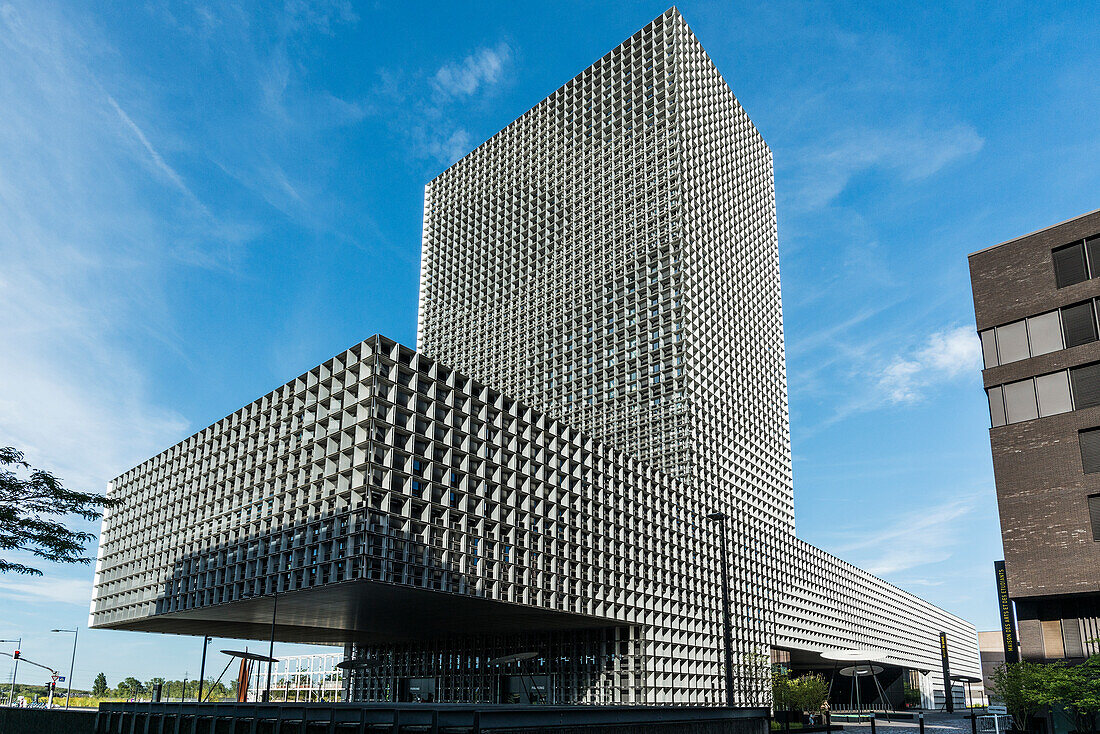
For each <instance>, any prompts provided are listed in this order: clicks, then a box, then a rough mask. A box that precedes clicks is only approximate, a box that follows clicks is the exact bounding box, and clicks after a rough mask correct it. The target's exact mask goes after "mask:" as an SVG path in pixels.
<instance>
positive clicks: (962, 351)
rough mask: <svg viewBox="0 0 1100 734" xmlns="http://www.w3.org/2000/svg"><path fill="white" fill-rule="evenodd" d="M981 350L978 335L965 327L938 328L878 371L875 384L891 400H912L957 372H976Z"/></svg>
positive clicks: (959, 374)
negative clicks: (910, 352)
mask: <svg viewBox="0 0 1100 734" xmlns="http://www.w3.org/2000/svg"><path fill="white" fill-rule="evenodd" d="M981 363H982V353H981V345H980V343H979V341H978V337H977V336H976V335H975V334H974V330H973V329H971V328H970V327H967V326H956V327H953V328H949V329H944V330H943V331H938V332H936V333H934V334H932V335H930V336H929V337H928V340H927V341H926V342H925V344H924V345H923V346H922V347H920V348H919V349H917V350H916V351H915V352H914V353H912V354H910V355H907V356H899V357H896V358H895V359H894V360H893V361H892V362H891V363H890V364H888V365H887V366H886V368H885V369H884V370H883V372H882V377H881V378H880V380H879V387H880V389H881V390H882V392H883V394H884V395H885V396H886V397H887V398H888V399H889V400H890V402H893V403H915V402H917V401H919V400H920V399H922V398H923V397H925V393H926V388H928V387H930V386H931V385H934V384H936V383H939V382H943V381H946V380H953V379H955V378H957V377H959V376H961V375H976V374H977V373H978V371H979V370H980V369H981Z"/></svg>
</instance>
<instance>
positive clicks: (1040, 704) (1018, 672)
mask: <svg viewBox="0 0 1100 734" xmlns="http://www.w3.org/2000/svg"><path fill="white" fill-rule="evenodd" d="M1062 670H1064V667H1063V666H1061V665H1043V664H1041V663H1026V662H1025V663H1006V664H1005V665H1002V666H1000V667H999V668H997V669H996V670H994V671H993V686H992V689H993V690H992V692H993V694H994V695H995V696H996V697H997V698H999V699H1000V700H1001V703H1003V704H1004V705H1005V708H1006V709H1008V713H1009V714H1011V715H1012V719H1013V721H1014V722H1015V724H1016V728H1017V729H1020V730H1026V729H1027V727H1028V724H1029V723H1030V721H1031V717H1032V716H1034V715H1035V714H1036V713H1038V712H1039V710H1040V709H1042V708H1044V707H1046V706H1049V705H1050V704H1052V703H1054V702H1055V701H1056V700H1057V699H1056V698H1055V691H1054V688H1055V686H1054V682H1055V679H1056V678H1057V677H1058V676H1060V675H1061V671H1062Z"/></svg>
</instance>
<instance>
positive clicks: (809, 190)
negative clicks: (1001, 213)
mask: <svg viewBox="0 0 1100 734" xmlns="http://www.w3.org/2000/svg"><path fill="white" fill-rule="evenodd" d="M984 145H985V140H984V139H983V138H982V136H981V135H980V134H979V133H978V131H977V130H976V129H975V128H974V127H973V126H972V125H969V124H962V123H959V124H954V125H949V126H942V127H941V126H937V125H934V124H929V123H925V122H920V123H910V124H906V125H901V126H896V127H891V128H885V129H872V128H862V129H859V128H855V129H846V130H845V131H844V132H842V133H839V134H838V135H837V136H836V137H834V138H833V140H831V141H818V142H815V143H814V145H813V147H812V148H808V149H807V150H806V151H805V152H804V153H803V154H802V155H801V156H799V157H798V158H799V159H798V160H797V161H796V165H797V166H798V170H797V171H796V173H795V176H796V179H797V181H798V192H799V193H798V196H797V197H796V199H795V200H794V201H793V202H792V203H793V204H795V205H796V206H798V207H800V208H802V209H817V208H820V207H823V206H826V205H827V204H829V203H830V202H831V201H832V200H833V199H835V198H836V197H837V196H839V195H840V194H841V193H842V192H843V191H844V189H845V188H847V186H848V184H849V182H851V180H852V179H853V178H854V177H856V176H857V175H859V174H861V173H864V172H867V171H872V170H879V171H885V172H888V173H892V174H894V175H896V176H899V177H900V178H901V179H902V180H904V181H917V180H920V179H923V178H927V177H929V176H931V175H933V174H935V173H937V172H939V171H940V170H942V169H943V168H945V167H946V166H948V165H950V164H951V163H954V162H955V161H958V160H961V159H964V158H967V157H969V156H971V155H974V154H975V153H977V152H978V151H980V150H981V149H982V147H983V146H984Z"/></svg>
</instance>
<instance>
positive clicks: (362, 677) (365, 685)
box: [347, 627, 647, 705]
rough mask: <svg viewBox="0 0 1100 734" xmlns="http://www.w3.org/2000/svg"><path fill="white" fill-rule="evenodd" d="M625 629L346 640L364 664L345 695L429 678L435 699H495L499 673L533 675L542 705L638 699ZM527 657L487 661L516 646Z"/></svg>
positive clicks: (639, 656)
mask: <svg viewBox="0 0 1100 734" xmlns="http://www.w3.org/2000/svg"><path fill="white" fill-rule="evenodd" d="M637 632H638V631H637V629H636V628H632V627H615V628H608V629H594V630H577V631H563V632H553V633H547V632H541V633H540V632H531V633H527V634H514V635H494V636H469V637H462V638H456V639H450V640H446V639H444V640H436V641H434V642H432V643H431V644H427V645H425V644H424V643H422V642H421V643H416V644H398V645H351V646H349V648H348V651H347V652H348V657H349V658H352V659H356V660H366V661H369V662H370V663H371V665H370V666H369V667H368V668H367V669H365V670H360V671H355V672H353V673H352V675H351V681H350V685H351V693H352V698H354V699H355V700H359V701H398V700H399V699H400V697H401V691H400V681H401V680H404V679H410V678H420V679H425V678H432V679H435V682H436V686H437V691H436V693H437V695H438V700H440V701H462V702H464V703H499V702H501V701H502V700H503V696H502V695H501V693H502V691H501V687H502V682H503V679H504V678H506V677H509V676H516V677H523V678H527V679H528V682H530V683H534V681H535V679H539V683H540V684H544V685H545V692H544V695H545V700H543V701H542V702H543V703H548V704H558V703H568V704H597V705H599V704H614V703H621V702H624V701H631V700H637V701H639V702H642V701H645V699H646V695H645V686H646V669H647V666H646V662H645V656H644V649H643V642H642V640H641V639H640V638H639V636H638V634H637ZM522 651H536V652H538V655H537V656H536V657H534V658H531V659H528V660H523V661H517V662H509V663H506V664H504V663H501V664H493V661H494V660H495V659H498V658H502V657H505V656H508V655H513V654H515V653H516V652H522Z"/></svg>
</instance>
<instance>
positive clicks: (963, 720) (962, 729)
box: [834, 713, 980, 734]
mask: <svg viewBox="0 0 1100 734" xmlns="http://www.w3.org/2000/svg"><path fill="white" fill-rule="evenodd" d="M979 715H980V714H979ZM834 723H837V724H841V725H843V726H844V730H845V731H855V732H859V733H860V734H870V732H871V722H869V721H861V722H858V723H857V722H855V721H843V720H836V721H834ZM919 730H920V722H919V721H917V720H916V719H911V720H910V719H902V720H895V721H887V720H886V717H885V716H884V715H882V714H878V716H877V717H876V718H875V731H876V733H877V734H915V732H917V731H919ZM924 730H925V732H927V734H970V731H971V729H970V716H969V715H968V714H942V713H928V714H925V715H924Z"/></svg>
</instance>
